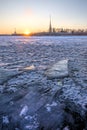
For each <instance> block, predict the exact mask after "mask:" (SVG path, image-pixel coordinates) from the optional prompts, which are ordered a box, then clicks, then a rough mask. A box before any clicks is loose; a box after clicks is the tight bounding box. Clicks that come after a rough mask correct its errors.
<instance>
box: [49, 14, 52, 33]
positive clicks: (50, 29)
mask: <svg viewBox="0 0 87 130" xmlns="http://www.w3.org/2000/svg"><path fill="white" fill-rule="evenodd" d="M49 33H52V25H51V16H50V23H49Z"/></svg>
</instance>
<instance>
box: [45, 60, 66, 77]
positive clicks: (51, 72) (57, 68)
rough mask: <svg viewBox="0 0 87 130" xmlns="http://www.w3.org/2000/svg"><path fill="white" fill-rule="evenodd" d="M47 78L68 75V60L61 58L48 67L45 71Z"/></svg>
mask: <svg viewBox="0 0 87 130" xmlns="http://www.w3.org/2000/svg"><path fill="white" fill-rule="evenodd" d="M45 75H46V76H47V77H48V78H61V77H66V76H68V60H67V59H66V60H62V61H59V62H57V63H56V64H54V65H53V66H51V67H50V68H48V69H47V70H46V72H45Z"/></svg>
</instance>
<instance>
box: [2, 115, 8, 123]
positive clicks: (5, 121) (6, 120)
mask: <svg viewBox="0 0 87 130" xmlns="http://www.w3.org/2000/svg"><path fill="white" fill-rule="evenodd" d="M3 124H9V119H8V116H3Z"/></svg>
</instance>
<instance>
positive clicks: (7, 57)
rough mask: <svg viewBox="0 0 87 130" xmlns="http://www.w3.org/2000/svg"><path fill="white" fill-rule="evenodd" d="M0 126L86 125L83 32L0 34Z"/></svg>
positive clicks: (21, 129) (54, 128)
mask: <svg viewBox="0 0 87 130" xmlns="http://www.w3.org/2000/svg"><path fill="white" fill-rule="evenodd" d="M0 130H87V37H86V36H84V37H83V36H79V37H76V36H75V37H74V36H72V37H15V36H11V37H5V36H4V37H0Z"/></svg>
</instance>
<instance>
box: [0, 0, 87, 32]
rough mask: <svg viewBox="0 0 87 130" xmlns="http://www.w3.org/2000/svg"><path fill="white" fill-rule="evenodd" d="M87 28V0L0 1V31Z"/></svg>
mask: <svg viewBox="0 0 87 130" xmlns="http://www.w3.org/2000/svg"><path fill="white" fill-rule="evenodd" d="M49 15H51V17H52V26H53V27H57V28H58V27H59V28H61V27H63V28H85V29H86V28H87V0H0V33H12V32H13V31H14V28H15V27H16V29H17V32H24V31H25V30H29V31H30V32H32V31H42V30H47V29H48V26H49Z"/></svg>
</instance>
